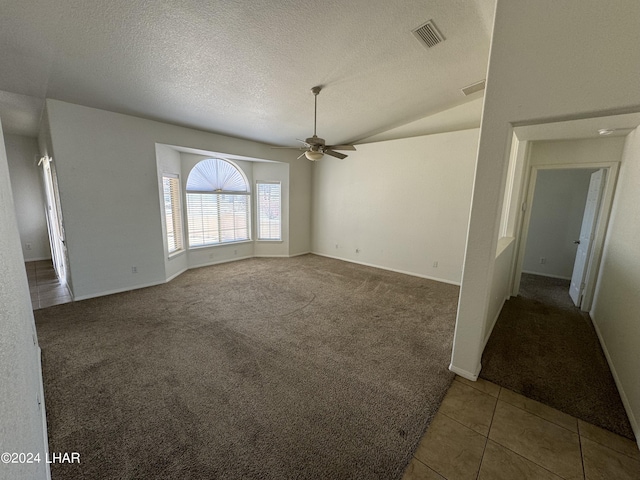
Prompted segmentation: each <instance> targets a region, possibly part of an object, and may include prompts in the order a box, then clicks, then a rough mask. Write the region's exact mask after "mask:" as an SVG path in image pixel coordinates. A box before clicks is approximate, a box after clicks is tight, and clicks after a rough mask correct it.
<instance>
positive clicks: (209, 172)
mask: <svg viewBox="0 0 640 480" xmlns="http://www.w3.org/2000/svg"><path fill="white" fill-rule="evenodd" d="M186 197H187V224H188V226H189V247H201V246H206V245H215V244H220V243H226V242H238V241H242V240H249V239H250V237H251V228H250V218H251V217H250V214H251V211H250V208H249V197H250V196H249V185H248V183H247V181H246V179H245V177H244V175H243V174H242V173H241V172H240V171H239V170H238V168H237V167H236V166H235V165H233V164H231V163H230V162H227V161H225V160H221V159H216V158H211V159H207V160H203V161H201V162H199V163H198V164H196V166H195V167H194V168H193V170H191V172H190V173H189V177H188V179H187V195H186Z"/></svg>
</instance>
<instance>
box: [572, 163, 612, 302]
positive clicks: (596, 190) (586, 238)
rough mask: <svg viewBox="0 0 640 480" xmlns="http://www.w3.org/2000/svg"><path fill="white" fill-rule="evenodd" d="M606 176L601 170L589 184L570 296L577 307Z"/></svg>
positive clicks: (594, 174) (592, 175) (592, 177)
mask: <svg viewBox="0 0 640 480" xmlns="http://www.w3.org/2000/svg"><path fill="white" fill-rule="evenodd" d="M605 175H606V170H604V169H600V170H598V171H597V172H595V173H592V174H591V181H590V182H589V193H588V194H587V203H586V204H585V207H584V215H583V217H582V227H581V228H580V239H579V240H578V242H579V245H578V252H577V253H576V260H575V263H574V265H573V275H572V277H571V287H570V288H569V295H570V296H571V300H573V303H574V304H575V305H576V307H579V306H580V304H581V303H582V294H583V292H584V287H585V284H584V280H585V277H586V274H587V265H588V263H589V257H590V254H591V244H592V242H593V236H594V233H595V230H596V224H597V219H598V211H599V209H600V201H601V200H602V191H603V190H604V185H605V182H604V180H605Z"/></svg>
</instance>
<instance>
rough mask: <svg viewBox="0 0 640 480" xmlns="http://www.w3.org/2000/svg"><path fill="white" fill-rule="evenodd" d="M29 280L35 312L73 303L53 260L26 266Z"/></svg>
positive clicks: (31, 263) (29, 263)
mask: <svg viewBox="0 0 640 480" xmlns="http://www.w3.org/2000/svg"><path fill="white" fill-rule="evenodd" d="M24 266H25V269H26V270H27V279H28V280H29V292H30V293H31V305H32V307H33V309H34V310H38V309H39V308H45V307H51V306H52V305H59V304H61V303H69V302H71V301H72V298H71V293H70V292H69V289H68V288H67V286H66V285H61V284H60V281H59V280H58V277H56V272H55V270H54V269H53V263H51V260H39V261H35V262H26V263H25V264H24Z"/></svg>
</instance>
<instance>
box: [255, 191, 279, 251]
mask: <svg viewBox="0 0 640 480" xmlns="http://www.w3.org/2000/svg"><path fill="white" fill-rule="evenodd" d="M256 195H257V203H258V205H257V207H258V208H257V210H258V240H281V239H282V190H281V186H280V182H257V184H256Z"/></svg>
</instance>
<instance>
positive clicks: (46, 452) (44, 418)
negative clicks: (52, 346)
mask: <svg viewBox="0 0 640 480" xmlns="http://www.w3.org/2000/svg"><path fill="white" fill-rule="evenodd" d="M36 348H37V349H38V380H39V382H40V385H38V388H39V392H38V395H39V401H40V414H41V415H42V435H43V436H44V439H43V441H44V458H49V435H48V433H47V409H46V407H45V405H44V380H43V378H42V349H41V348H40V347H39V346H36ZM44 468H45V474H46V476H47V480H51V467H50V466H49V464H48V463H47V462H45V466H44Z"/></svg>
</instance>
